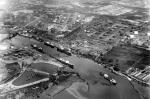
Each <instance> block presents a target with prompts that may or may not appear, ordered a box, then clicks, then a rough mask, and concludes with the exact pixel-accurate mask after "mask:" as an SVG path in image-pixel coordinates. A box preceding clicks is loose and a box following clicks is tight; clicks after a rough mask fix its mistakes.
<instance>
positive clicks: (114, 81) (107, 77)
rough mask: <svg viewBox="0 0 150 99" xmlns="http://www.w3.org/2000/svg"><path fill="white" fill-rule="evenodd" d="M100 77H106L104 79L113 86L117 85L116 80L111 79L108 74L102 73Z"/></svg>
mask: <svg viewBox="0 0 150 99" xmlns="http://www.w3.org/2000/svg"><path fill="white" fill-rule="evenodd" d="M99 75H100V76H102V77H104V79H106V80H108V81H109V82H110V84H112V85H116V84H117V82H116V80H115V79H113V78H111V77H110V76H109V75H108V74H106V73H103V72H100V73H99Z"/></svg>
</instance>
